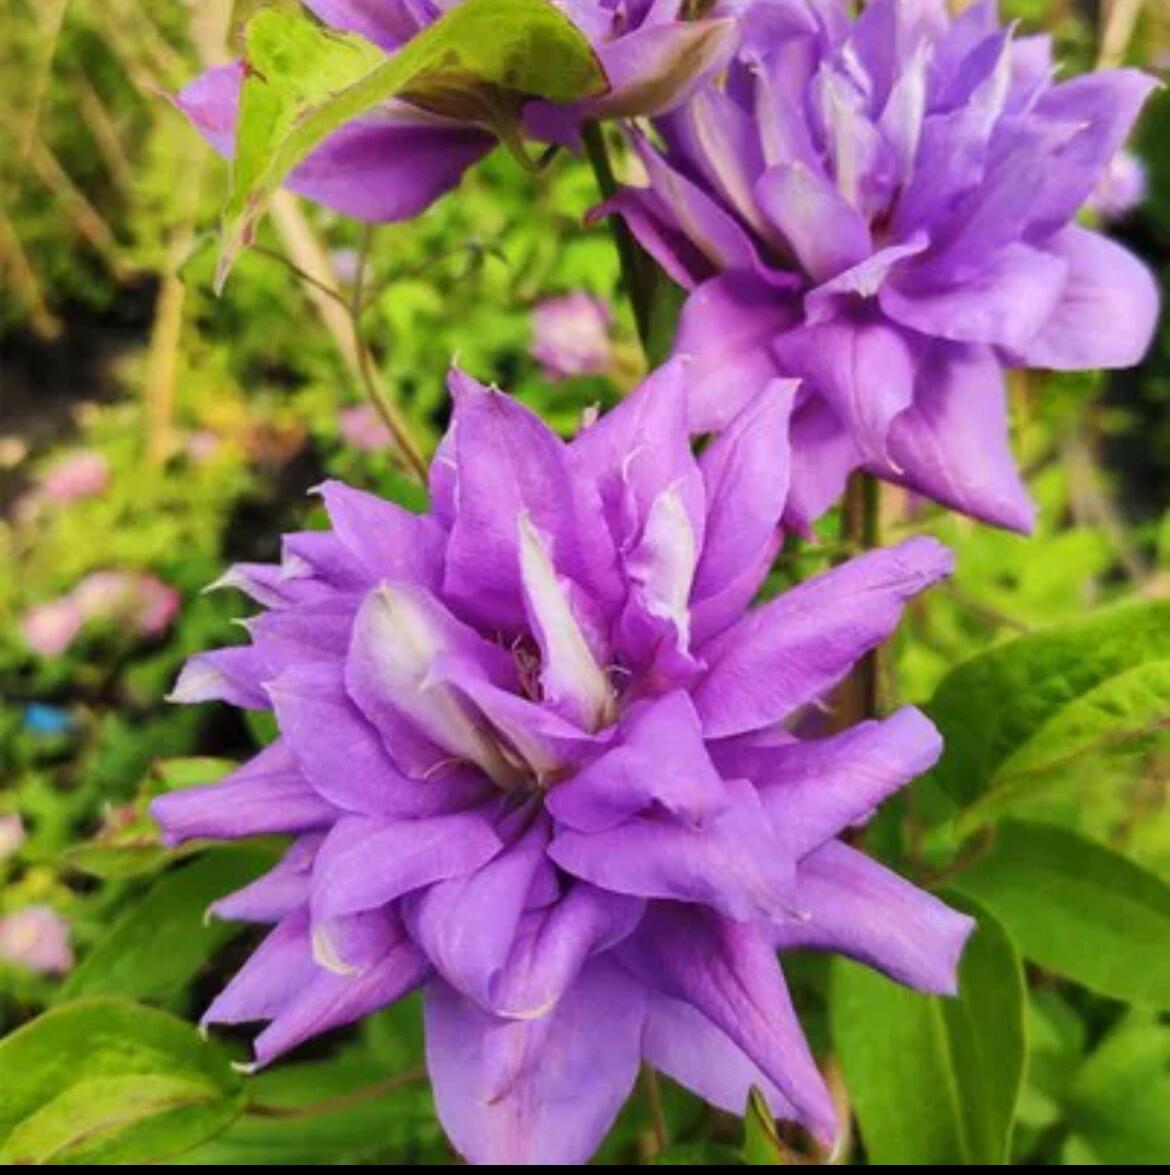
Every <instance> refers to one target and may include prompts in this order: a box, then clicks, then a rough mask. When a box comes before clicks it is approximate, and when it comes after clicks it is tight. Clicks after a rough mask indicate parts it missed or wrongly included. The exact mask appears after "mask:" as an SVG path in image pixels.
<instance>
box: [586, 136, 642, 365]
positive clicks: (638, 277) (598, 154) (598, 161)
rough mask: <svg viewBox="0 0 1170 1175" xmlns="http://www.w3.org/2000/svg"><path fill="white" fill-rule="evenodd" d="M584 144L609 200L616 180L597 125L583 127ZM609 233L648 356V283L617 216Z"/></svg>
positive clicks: (625, 227) (631, 237) (638, 254)
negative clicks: (615, 247) (619, 261)
mask: <svg viewBox="0 0 1170 1175" xmlns="http://www.w3.org/2000/svg"><path fill="white" fill-rule="evenodd" d="M582 134H583V138H584V140H585V154H586V155H587V156H588V157H589V164H590V166H591V167H592V168H593V175H594V176H595V178H596V179H597V186H598V188H599V189H600V190H601V194H602V196H604V197H605V199H607V200H608V199H609V198H610V197H611V196H613V195H614V194H615V193H616V192H617V188H618V185H617V180H616V178H615V177H614V174H613V166H612V165H611V164H610V161H609V152H608V151H607V150H606V147H605V138H604V136H603V135H602V132H601V127H600V125H599V124H598V123H595V122H589V123H586V124H585V129H584V131H583V132H582ZM609 230H610V232H611V233H612V234H613V240H614V244H615V245H616V246H617V251H618V257H619V259H620V260H621V266H622V280H623V282H624V283H625V287H626V294H627V296H628V297H629V299H630V305H631V306H632V307H633V311H634V322H635V324H636V326H637V328H638V337H639V339H641V341H642V349H643V350H644V351H645V352H646V354H647V355H648V356H649V354H650V350H651V331H652V327H653V315H652V307H651V289H652V285H651V282H650V281H649V280H648V275H647V273H646V270H645V267H644V265H643V264H642V261H643V258H642V254H641V251H640V250H639V248H638V243H637V241H635V240H634V234H633V233H631V232H630V229H629V226H628V225H627V224H626V222H625V221H624V220H623V219H622V218H621V217H620V216H610V217H609Z"/></svg>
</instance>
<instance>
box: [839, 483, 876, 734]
mask: <svg viewBox="0 0 1170 1175" xmlns="http://www.w3.org/2000/svg"><path fill="white" fill-rule="evenodd" d="M880 484H881V483H880V482H879V481H878V479H877V478H876V477H874V476H873V475H872V474H869V473H862V472H857V473H854V474H853V475H852V477H850V479H849V484H848V485H847V486H846V487H845V500H844V502H843V503H842V505H841V543H842V545H843V546H844V547H846V548H847V549H849V550H853V551H870V550H872V549H873V548H874V547H876V546H877V545H878V543H879V534H878V529H879V527H878V521H879V510H880V506H881V503H880V497H879V490H880ZM879 674H880V666H879V664H878V650H877V649H873V650H872V651H871V652H869V653H866V655H865V656H864V657H863V658H862V659H861V660H860V661H858V663H857V665H856V666H855V667H854V669H853V672H852V673H851V674H850V675H849V677H848V678H847V679H846V680H845V682H844V683H843V684H842V686H841V690H840V693H839V698H838V707H837V710H838V715H839V725H840V726H841V727H842V728H845V727H848V726H853V725H855V724H856V723H858V722H864V721H865V720H866V719H867V718H873V717H875V716H876V715H877V712H878V692H879V691H878V683H879Z"/></svg>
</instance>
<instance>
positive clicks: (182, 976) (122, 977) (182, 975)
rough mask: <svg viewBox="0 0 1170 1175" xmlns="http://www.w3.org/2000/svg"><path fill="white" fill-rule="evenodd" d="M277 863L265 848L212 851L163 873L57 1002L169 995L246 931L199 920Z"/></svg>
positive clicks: (82, 966) (71, 979)
mask: <svg viewBox="0 0 1170 1175" xmlns="http://www.w3.org/2000/svg"><path fill="white" fill-rule="evenodd" d="M274 861H275V856H274V854H273V852H272V851H271V849H270V848H268V847H265V846H256V845H248V846H241V847H233V848H228V849H215V850H213V851H211V852H208V853H205V854H204V855H203V856H202V857H201V858H200V859H199V860H198V861H195V862H194V863H192V864H190V865H185V866H183V867H182V868H179V869H176V870H174V871H173V872H171V873H167V874H165V875H164V876H163V877H161V878H159V880H158V881H157V882H155V884H154V885H153V886H152V887H151V889H150V890H149V891H148V892H147V894H146V896H145V897H143V898H142V899H141V900H140V901H138V902H136V903H135V904H134V905H132V906H130V908H129V909H127V910H126V911H125V913H124V914H123V915H122V916H121V917H120V918H119V919H118V920H117V921H116V922H115V923H114V925H113V926H112V927H111V928H110V930H109V932H108V933H107V934H106V936H105V937H104V938H103V939H101V940H100V941H99V942H98V944H97V946H95V947H94V949H93V950H92V951H91V952H90V953H89V954H88V955H87V956H86V957H85V958H84V959H83V960H82V962H81V964H80V966H78V967H77V969H76V970H75V971H74V972H73V974H72V975H70V977H69V979H68V981H67V982H66V984H65V986H64V989H63V991H62V995H63V996H64V997H65V998H67V999H69V998H74V997H77V996H93V995H122V996H129V997H131V998H134V999H143V998H147V997H154V998H158V997H162V996H166V995H170V994H172V993H173V992H175V991H177V990H178V989H179V988H181V987H182V986H183V984H185V983H186V982H187V981H188V980H190V979H191V978H192V977H193V976H194V975H195V974H196V973H197V972H198V971H199V969H200V968H201V967H202V966H203V964H204V963H205V962H206V961H207V959H208V958H210V956H211V955H212V954H213V953H214V952H215V951H217V950H218V949H219V948H220V947H221V946H223V944H224V943H225V942H227V941H228V940H229V939H231V938H234V937H235V936H236V935H238V934H240V933H241V932H242V931H243V930H244V929H245V928H244V927H243V926H242V925H240V924H238V923H232V922H219V921H215V920H211V921H208V922H205V921H204V912H205V911H206V910H207V907H208V906H209V905H211V903H212V902H214V901H215V900H216V899H217V898H221V897H223V896H224V895H225V894H228V893H231V892H232V891H233V890H236V889H239V888H241V887H242V886H244V885H247V884H248V883H249V882H251V881H254V880H255V879H256V878H257V877H258V876H259V875H260V874H261V873H263V872H264V870H265V869H267V868H269V867H270V866H271V865H272V864H273V863H274Z"/></svg>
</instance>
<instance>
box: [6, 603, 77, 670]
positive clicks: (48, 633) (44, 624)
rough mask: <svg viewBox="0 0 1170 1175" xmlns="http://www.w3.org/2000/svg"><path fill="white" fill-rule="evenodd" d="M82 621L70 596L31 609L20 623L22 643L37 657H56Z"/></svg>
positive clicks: (67, 644) (74, 634) (72, 638)
mask: <svg viewBox="0 0 1170 1175" xmlns="http://www.w3.org/2000/svg"><path fill="white" fill-rule="evenodd" d="M84 620H85V618H84V617H83V616H82V614H81V609H80V608H79V607H78V606H77V604H76V602H75V601H74V600H73V599H72V597H70V596H61V597H60V598H59V599H56V600H50V601H49V602H48V603H46V604H37V605H36V607H34V608H30V609H29V610H28V611H27V612H26V613H25V615H24V620H23V621H22V622H21V626H20V629H21V635H22V636H23V637H24V643H25V644H26V645H28V647H29V648H30V649H32V651H33V652H34V653H36V654H37V655H38V656H41V657H59V656H60V655H61V654H62V653H63V652H65V650H66V649H67V648H69V646H70V645H71V644H72V643H73V640H74V638H75V637H76V636H77V634H78V633H79V632H80V631H81V626H82V624H83V623H84Z"/></svg>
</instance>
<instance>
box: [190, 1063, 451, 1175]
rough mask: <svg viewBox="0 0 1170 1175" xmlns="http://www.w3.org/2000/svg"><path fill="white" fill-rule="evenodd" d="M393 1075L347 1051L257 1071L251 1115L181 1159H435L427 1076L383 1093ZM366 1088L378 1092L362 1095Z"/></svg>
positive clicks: (284, 1162)
mask: <svg viewBox="0 0 1170 1175" xmlns="http://www.w3.org/2000/svg"><path fill="white" fill-rule="evenodd" d="M393 1072H394V1071H393V1070H387V1069H386V1067H385V1066H384V1065H383V1064H381V1063H380V1062H379V1061H377V1060H376V1058H374V1057H372V1056H368V1055H362V1053H361V1052H360V1051H359V1050H355V1049H353V1048H348V1049H344V1050H343V1051H342V1052H341V1053H340V1054H338V1055H337V1056H335V1057H332V1058H330V1059H329V1060H328V1061H316V1062H306V1063H301V1064H291V1065H288V1064H286V1065H281V1066H278V1067H277V1068H275V1069H272V1070H270V1071H266V1072H264V1073H260V1074H258V1075H257V1076H255V1077H251V1078H249V1079H248V1091H249V1094H250V1095H251V1103H252V1106H253V1108H254V1111H257V1112H253V1113H249V1114H247V1115H245V1116H244V1117H242V1118H240V1119H239V1121H237V1122H234V1123H233V1124H232V1125H231V1127H230V1128H229V1129H228V1130H226V1131H224V1133H223V1134H220V1135H218V1136H217V1137H216V1138H213V1139H211V1140H210V1141H209V1142H208V1143H206V1144H205V1145H204V1146H201V1147H199V1148H198V1149H197V1150H195V1151H192V1152H191V1153H190V1154H188V1155H185V1156H184V1157H183V1160H182V1161H183V1162H184V1163H193V1164H198V1165H199V1166H232V1167H238V1166H254V1165H280V1166H317V1165H321V1164H328V1165H337V1164H340V1163H345V1164H355V1163H362V1164H372V1163H395V1164H398V1165H402V1164H405V1163H411V1162H416V1163H417V1162H437V1161H441V1160H442V1158H443V1156H444V1144H443V1136H442V1132H441V1131H440V1129H439V1125H438V1122H437V1121H436V1119H435V1112H434V1107H433V1105H432V1101H431V1093H430V1088H429V1086H428V1085H427V1082H426V1080H425V1079H420V1080H418V1081H414V1082H410V1083H408V1084H404V1085H402V1086H400V1087H397V1088H394V1089H390V1090H387V1089H385V1088H384V1087H385V1084H386V1081H387V1076H388V1073H393ZM378 1090H381V1092H380V1093H377V1091H378ZM370 1091H374V1092H375V1093H377V1096H366V1094H368V1093H369V1092H370Z"/></svg>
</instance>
